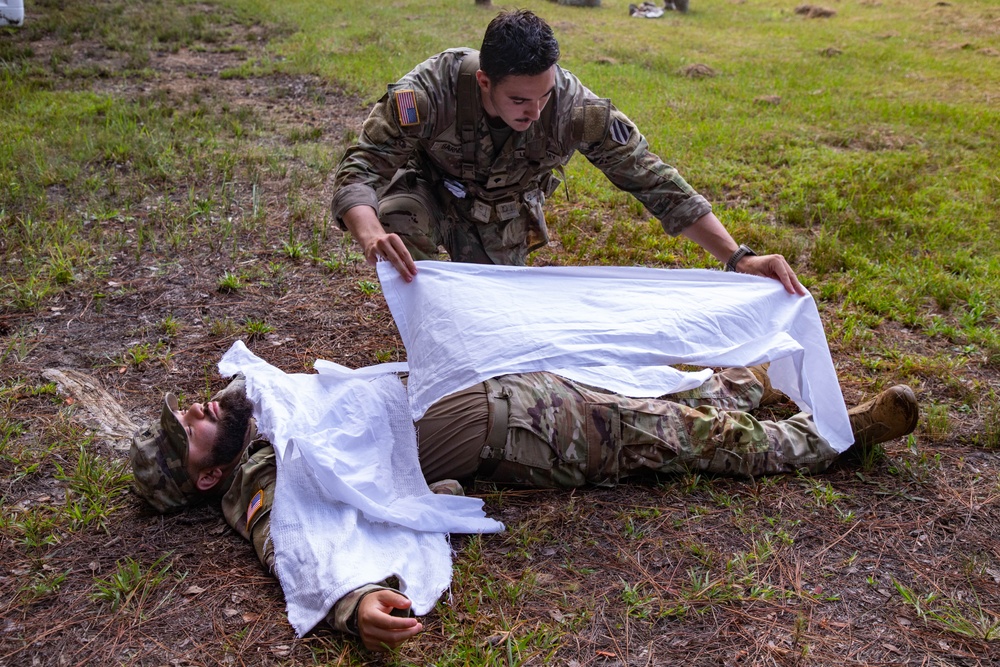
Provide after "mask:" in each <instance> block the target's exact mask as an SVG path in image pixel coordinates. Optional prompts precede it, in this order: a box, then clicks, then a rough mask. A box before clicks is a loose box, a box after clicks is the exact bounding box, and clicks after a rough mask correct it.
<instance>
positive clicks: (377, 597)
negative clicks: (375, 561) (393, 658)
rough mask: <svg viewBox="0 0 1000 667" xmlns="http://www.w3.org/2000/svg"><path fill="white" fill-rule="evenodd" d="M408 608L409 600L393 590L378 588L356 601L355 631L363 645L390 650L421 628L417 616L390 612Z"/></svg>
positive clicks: (403, 610) (369, 648) (405, 610)
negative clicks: (395, 614)
mask: <svg viewBox="0 0 1000 667" xmlns="http://www.w3.org/2000/svg"><path fill="white" fill-rule="evenodd" d="M409 608H410V599H409V598H408V597H406V596H405V595H403V594H401V593H397V592H396V591H393V590H389V589H382V590H377V591H374V592H372V593H369V594H368V595H366V596H364V597H363V598H362V599H361V602H360V603H359V604H358V634H359V635H361V641H362V642H363V643H364V645H365V647H366V648H367V649H368V650H370V651H389V650H391V649H394V648H396V647H398V646H399V645H401V644H402V643H403V642H405V641H406V640H407V639H409V638H410V637H413V636H414V635H416V634H417V633H418V632H420V631H421V630H423V629H424V626H423V625H422V624H421V623H420V621H418V620H417V619H415V618H413V617H406V616H394V615H393V611H394V610H401V611H402V612H404V613H405V612H407V611H408V610H409ZM396 613H399V612H398V611H397V612H396Z"/></svg>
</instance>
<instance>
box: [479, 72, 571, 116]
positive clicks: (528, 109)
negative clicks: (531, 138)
mask: <svg viewBox="0 0 1000 667" xmlns="http://www.w3.org/2000/svg"><path fill="white" fill-rule="evenodd" d="M476 78H477V80H478V81H479V90H480V93H481V96H482V100H483V108H484V109H485V110H486V113H487V114H489V115H490V116H493V117H494V118H497V117H499V118H500V119H502V120H503V122H505V123H507V124H508V125H510V126H511V127H512V128H514V130H516V131H517V132H524V131H525V130H527V129H528V128H529V127H530V126H531V124H532V123H534V122H535V121H536V120H538V119H539V117H540V116H541V115H542V109H544V108H545V105H546V104H548V103H549V98H551V97H552V93H553V91H554V90H555V85H556V66H555V65H553V66H552V67H550V68H549V69H548V70H546V71H545V72H542V73H541V74H536V75H534V76H508V77H506V78H504V79H501V80H500V82H499V83H493V81H491V80H490V78H489V77H488V76H486V74H485V73H484V72H483V71H482V70H479V71H478V72H476Z"/></svg>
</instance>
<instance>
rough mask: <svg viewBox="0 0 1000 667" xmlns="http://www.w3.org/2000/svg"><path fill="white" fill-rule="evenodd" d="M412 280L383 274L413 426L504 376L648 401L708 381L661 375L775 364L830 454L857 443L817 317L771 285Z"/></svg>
mask: <svg viewBox="0 0 1000 667" xmlns="http://www.w3.org/2000/svg"><path fill="white" fill-rule="evenodd" d="M417 266H418V271H419V273H418V275H417V277H416V278H415V279H414V280H413V282H410V283H407V282H406V281H404V280H403V279H402V278H401V277H400V276H399V274H398V273H396V271H395V270H394V269H393V268H392V266H391V265H390V264H389V263H388V262H379V264H378V274H379V279H380V280H381V281H382V291H383V293H384V295H385V300H386V302H387V303H388V304H389V309H390V310H391V311H392V316H393V318H395V320H396V326H397V327H398V328H399V333H400V335H401V336H402V338H403V344H404V345H405V346H406V356H407V362H408V364H409V367H410V377H409V380H408V382H407V392H408V393H409V396H410V407H411V408H412V409H413V418H414V419H418V418H419V417H420V416H422V415H423V413H424V412H425V411H426V410H427V408H428V407H430V406H431V405H432V404H433V403H434V402H435V401H437V400H439V399H441V398H443V397H444V396H447V395H448V394H451V393H453V392H455V391H458V390H460V389H462V388H464V387H468V386H471V385H473V384H475V383H476V382H480V381H482V380H485V379H487V378H490V377H495V376H497V375H503V374H505V373H523V372H530V371H542V370H544V371H552V372H556V373H559V374H560V375H563V376H565V377H568V378H570V379H573V380H579V381H582V382H586V383H588V384H592V385H597V386H599V387H603V388H605V389H609V390H612V391H616V392H619V393H622V394H625V395H627V396H636V397H649V396H660V395H663V394H666V393H670V392H674V391H681V390H684V389H690V388H692V387H696V386H698V385H699V384H701V383H702V382H703V381H704V380H705V378H706V377H708V375H709V374H710V371H704V372H699V373H695V374H690V373H682V372H680V371H677V370H675V369H673V368H671V367H670V366H669V365H670V364H690V365H696V366H751V365H755V364H760V363H763V362H766V361H770V362H771V366H770V368H769V370H768V375H769V377H770V379H771V383H772V385H773V386H774V387H775V388H777V389H780V390H781V391H783V392H785V394H787V395H788V396H789V397H790V398H791V399H792V400H794V401H795V402H796V403H797V404H798V405H799V407H800V408H801V409H802V410H804V411H806V412H810V413H812V415H813V418H814V419H815V421H816V426H817V428H818V429H819V432H820V434H821V435H823V437H824V438H826V439H827V440H828V441H829V442H830V444H831V445H832V446H833V447H834V448H835V449H836V450H837V451H844V450H846V449H847V448H848V447H850V446H851V444H852V443H853V436H852V434H851V427H850V423H849V421H848V418H847V409H846V407H845V406H844V397H843V394H842V393H841V391H840V385H839V383H838V382H837V374H836V371H835V370H834V367H833V360H832V359H831V358H830V350H829V348H828V347H827V343H826V336H825V334H824V332H823V324H822V322H821V321H820V319H819V312H818V311H817V309H816V303H815V301H813V298H812V297H811V296H808V295H807V296H795V295H790V294H788V293H787V292H785V290H784V288H783V287H782V285H781V283H780V282H778V281H777V280H772V279H770V278H760V277H757V276H748V275H743V274H736V273H723V272H720V271H708V270H704V269H681V270H663V269H649V268H642V267H607V266H593V267H534V268H524V267H511V266H484V265H480V264H457V263H450V262H426V261H425V262H418V263H417Z"/></svg>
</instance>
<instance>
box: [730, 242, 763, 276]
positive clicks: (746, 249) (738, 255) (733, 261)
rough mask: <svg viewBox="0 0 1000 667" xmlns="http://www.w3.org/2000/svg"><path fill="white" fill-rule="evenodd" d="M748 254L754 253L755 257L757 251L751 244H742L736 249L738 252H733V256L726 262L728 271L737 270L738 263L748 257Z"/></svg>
mask: <svg viewBox="0 0 1000 667" xmlns="http://www.w3.org/2000/svg"><path fill="white" fill-rule="evenodd" d="M747 255H753V256H754V257H756V256H757V253H755V252H754V251H753V250H751V249H750V246H745V245H743V244H740V247H739V248H737V249H736V252H734V253H733V256H732V257H730V258H729V261H728V262H726V271H736V265H737V264H739V263H740V260H741V259H743V258H744V257H746V256H747Z"/></svg>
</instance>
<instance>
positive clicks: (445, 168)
mask: <svg viewBox="0 0 1000 667" xmlns="http://www.w3.org/2000/svg"><path fill="white" fill-rule="evenodd" d="M668 4H669V5H670V6H671V8H672V7H673V4H674V3H672V2H671V3H668ZM681 4H683V8H684V9H686V8H687V2H683V3H681ZM558 60H559V43H558V42H557V41H556V38H555V36H554V35H553V33H552V28H550V27H549V25H548V24H547V23H546V22H545V21H543V20H542V19H541V18H539V17H538V16H536V15H535V14H533V13H532V12H530V11H527V10H517V11H510V12H506V11H505V12H501V13H500V14H499V15H498V16H497V17H496V18H494V19H493V21H491V22H490V24H489V26H488V27H487V28H486V32H485V34H484V36H483V43H482V47H481V48H480V50H479V51H476V50H474V49H468V48H457V49H449V50H447V51H444V52H443V53H440V54H438V55H436V56H433V57H431V58H429V59H428V60H426V61H424V62H423V63H420V64H419V65H417V66H416V67H415V68H414V69H413V70H412V71H411V72H409V73H408V74H406V75H405V76H404V77H403V78H402V79H400V80H399V81H398V82H397V83H395V84H391V85H390V86H389V89H388V92H387V93H386V95H385V96H383V97H382V99H381V100H379V102H378V103H377V104H376V105H375V107H374V108H373V109H372V111H371V114H370V115H369V116H368V119H367V120H366V121H365V123H364V127H363V128H362V131H361V135H360V136H359V137H358V140H357V143H356V144H355V145H354V146H352V147H351V148H349V149H348V150H347V152H346V153H345V154H344V158H343V159H342V160H341V162H340V165H339V167H338V168H337V173H336V175H335V177H334V187H335V188H336V194H335V195H334V197H333V202H332V207H333V217H334V220H336V221H337V223H338V224H339V225H340V226H341V228H342V229H347V230H349V231H350V232H351V234H352V235H353V236H354V238H355V239H357V241H358V243H359V244H360V246H361V248H362V250H363V252H364V254H365V257H366V258H367V259H368V261H369V262H371V263H372V264H374V263H375V261H376V259H377V258H378V257H383V258H385V259H387V260H389V261H390V262H392V264H393V266H394V267H395V268H396V270H397V271H399V273H400V274H401V275H402V276H403V278H405V279H406V280H412V278H413V276H414V275H416V272H417V267H416V265H415V264H414V259H442V257H440V256H439V252H438V250H439V248H440V247H443V248H444V249H445V250H446V251H447V253H448V255H449V256H450V258H451V259H452V261H456V262H472V263H477V264H502V265H508V264H510V265H516V266H522V265H524V262H525V257H526V256H527V254H528V253H529V252H531V251H532V250H534V249H536V248H539V247H541V246H543V245H545V243H546V242H547V241H548V231H547V228H546V226H545V214H544V211H543V208H542V207H543V204H544V202H545V198H546V197H549V196H551V195H552V194H553V193H554V192H555V190H556V189H557V187H558V186H559V183H560V181H559V179H558V178H556V176H555V175H554V174H553V170H554V169H558V170H562V168H563V166H565V165H566V163H567V162H569V159H570V157H572V155H573V153H575V152H576V151H580V153H582V154H583V155H584V156H586V158H587V159H588V160H590V162H591V163H592V164H593V165H594V166H596V167H597V168H598V169H600V170H601V171H602V172H604V174H605V176H607V177H608V179H609V180H610V181H611V182H612V183H614V184H615V185H616V186H617V187H619V188H621V189H622V190H623V191H625V192H628V193H630V194H632V195H634V196H635V197H636V198H637V199H638V200H639V201H640V202H642V204H643V205H644V206H645V207H646V208H647V209H648V210H649V212H650V213H651V214H652V215H653V216H655V217H656V218H657V219H658V220H659V221H660V224H661V225H662V227H663V229H664V231H665V232H667V233H668V234H672V235H677V234H683V235H684V236H686V237H687V238H689V239H691V240H692V241H694V242H695V243H697V244H698V245H700V246H701V247H702V248H704V249H705V250H706V251H708V252H709V253H710V254H711V255H712V256H713V257H715V258H716V259H717V260H719V261H720V262H723V263H725V265H726V268H727V269H728V270H730V271H740V272H741V273H750V274H754V275H758V276H766V277H770V278H774V279H776V280H780V281H781V283H782V284H783V285H784V286H785V289H786V290H788V291H789V292H790V293H797V294H805V289H804V288H803V287H802V285H801V284H799V281H798V278H796V276H795V272H794V271H793V270H792V268H791V266H789V264H788V262H787V261H786V260H785V258H784V257H783V256H781V255H762V256H756V255H755V254H754V252H753V251H752V250H750V248H748V247H747V246H745V245H738V244H737V243H736V241H734V240H733V237H732V236H731V235H730V234H729V232H728V231H726V228H725V227H724V226H723V225H722V223H721V222H720V221H719V219H718V218H717V217H716V216H715V214H714V213H712V206H711V204H709V202H708V200H706V199H705V198H704V197H703V196H701V195H699V194H698V193H697V192H695V190H694V188H692V187H691V186H690V185H688V183H687V182H686V181H685V180H684V179H683V178H682V177H681V176H680V174H679V173H678V172H677V170H676V169H674V168H673V167H671V166H670V165H668V164H665V163H664V162H663V161H662V160H661V159H660V158H659V157H657V156H656V155H654V154H653V153H652V152H650V150H649V144H648V143H647V141H646V139H645V137H643V136H642V133H641V132H640V131H639V129H638V128H637V127H636V126H635V125H634V124H633V123H632V121H631V120H629V118H628V117H627V116H626V115H625V114H623V113H622V112H621V111H619V110H618V109H616V108H615V107H614V105H612V104H611V101H610V100H607V99H601V98H598V97H597V96H596V95H595V94H594V93H592V92H591V91H590V90H588V89H587V88H586V87H585V86H584V85H583V84H582V83H580V80H579V79H577V78H576V77H575V76H574V75H573V74H571V73H569V72H567V71H566V70H564V69H562V68H561V67H559V65H557V64H556V62H557V61H558Z"/></svg>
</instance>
